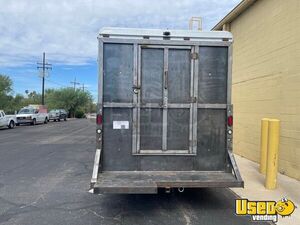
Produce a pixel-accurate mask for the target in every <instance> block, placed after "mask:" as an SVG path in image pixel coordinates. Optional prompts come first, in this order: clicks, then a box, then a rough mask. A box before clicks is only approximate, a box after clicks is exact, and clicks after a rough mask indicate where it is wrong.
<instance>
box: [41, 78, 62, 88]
mask: <svg viewBox="0 0 300 225" xmlns="http://www.w3.org/2000/svg"><path fill="white" fill-rule="evenodd" d="M45 80H46V81H48V82H50V83H53V84H56V85H58V86H61V87H68V86H67V85H65V84H62V83H59V82H56V81H53V80H49V79H46V78H45Z"/></svg>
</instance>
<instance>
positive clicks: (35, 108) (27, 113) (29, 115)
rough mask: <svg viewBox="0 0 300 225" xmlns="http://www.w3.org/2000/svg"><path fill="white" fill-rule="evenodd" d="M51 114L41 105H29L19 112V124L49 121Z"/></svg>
mask: <svg viewBox="0 0 300 225" xmlns="http://www.w3.org/2000/svg"><path fill="white" fill-rule="evenodd" d="M48 121H49V114H48V112H47V108H45V107H44V106H40V105H32V106H31V105H29V106H27V107H24V108H22V109H21V110H20V111H19V112H18V114H17V124H16V125H17V126H19V125H20V124H31V125H35V124H37V123H48Z"/></svg>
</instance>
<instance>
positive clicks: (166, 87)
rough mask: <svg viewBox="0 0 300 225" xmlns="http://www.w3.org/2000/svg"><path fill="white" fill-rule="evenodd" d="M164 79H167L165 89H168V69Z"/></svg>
mask: <svg viewBox="0 0 300 225" xmlns="http://www.w3.org/2000/svg"><path fill="white" fill-rule="evenodd" d="M164 80H165V89H168V71H167V70H165V72H164Z"/></svg>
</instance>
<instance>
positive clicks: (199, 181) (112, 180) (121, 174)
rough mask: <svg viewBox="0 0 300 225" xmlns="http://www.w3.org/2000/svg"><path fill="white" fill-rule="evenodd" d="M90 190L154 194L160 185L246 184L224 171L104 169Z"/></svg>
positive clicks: (168, 186) (208, 185)
mask: <svg viewBox="0 0 300 225" xmlns="http://www.w3.org/2000/svg"><path fill="white" fill-rule="evenodd" d="M91 186H92V189H91V190H90V192H92V193H95V194H98V193H114V194H155V193H157V190H158V188H179V187H183V188H206V187H243V186H244V182H243V181H242V180H239V179H237V178H236V177H235V176H234V175H233V174H232V173H227V172H223V171H105V172H102V173H99V174H98V181H97V182H96V183H92V185H91Z"/></svg>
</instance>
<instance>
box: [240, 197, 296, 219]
mask: <svg viewBox="0 0 300 225" xmlns="http://www.w3.org/2000/svg"><path fill="white" fill-rule="evenodd" d="M295 208H296V206H295V204H294V203H293V202H292V201H291V200H288V199H286V198H283V199H281V200H280V201H277V202H275V201H249V200H248V199H236V200H235V214H236V215H238V216H251V219H252V220H253V221H273V222H277V221H278V216H279V215H280V216H282V217H285V216H291V215H292V213H293V212H294V210H295Z"/></svg>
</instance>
